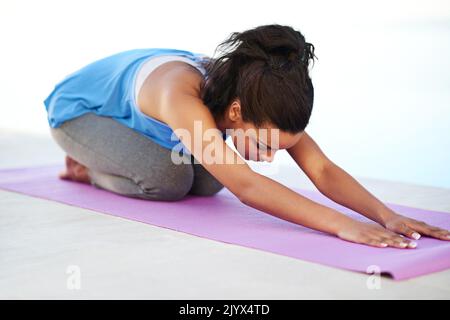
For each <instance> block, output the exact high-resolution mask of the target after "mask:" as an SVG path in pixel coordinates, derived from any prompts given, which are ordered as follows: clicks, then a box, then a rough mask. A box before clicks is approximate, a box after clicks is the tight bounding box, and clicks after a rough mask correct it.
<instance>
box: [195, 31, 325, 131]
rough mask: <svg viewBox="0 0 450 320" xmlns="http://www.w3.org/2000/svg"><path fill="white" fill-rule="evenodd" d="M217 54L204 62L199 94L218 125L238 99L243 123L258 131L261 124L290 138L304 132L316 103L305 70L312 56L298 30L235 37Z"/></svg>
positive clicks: (262, 32) (225, 43) (232, 35)
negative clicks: (271, 126) (268, 124)
mask: <svg viewBox="0 0 450 320" xmlns="http://www.w3.org/2000/svg"><path fill="white" fill-rule="evenodd" d="M227 49H232V50H228V51H227ZM218 50H219V51H221V52H223V53H224V54H223V55H221V56H220V57H218V58H216V59H214V58H210V59H206V60H205V62H204V65H203V66H204V67H205V70H206V77H205V80H204V81H203V82H202V84H201V91H200V94H201V98H202V100H203V103H204V104H205V105H206V106H208V108H209V109H210V111H211V113H212V114H213V116H214V118H215V119H216V121H217V120H218V119H220V118H222V117H223V115H224V114H225V111H226V108H227V107H228V106H229V105H230V104H231V102H232V100H233V99H235V98H239V100H240V102H241V106H242V109H241V113H242V118H243V120H244V121H246V122H251V123H253V124H254V125H255V126H256V127H257V128H258V127H261V125H263V124H264V123H270V124H273V125H274V126H276V127H277V128H279V129H280V130H282V131H287V132H290V133H298V132H301V131H303V130H304V129H305V128H306V126H307V124H308V122H309V118H310V116H311V112H312V107H313V101H314V88H313V85H312V82H311V78H310V77H309V73H308V66H309V61H310V59H312V60H313V63H314V56H315V55H314V46H313V45H312V44H311V43H307V42H305V38H304V36H303V35H302V34H301V33H300V32H299V31H296V30H294V29H293V28H292V27H290V26H282V25H278V24H271V25H263V26H259V27H256V28H254V29H250V30H247V31H244V32H233V33H231V35H230V37H229V38H228V39H226V40H225V41H223V42H222V43H220V44H219V45H218V46H217V48H216V50H215V51H214V54H216V52H217V51H218ZM316 58H317V57H316Z"/></svg>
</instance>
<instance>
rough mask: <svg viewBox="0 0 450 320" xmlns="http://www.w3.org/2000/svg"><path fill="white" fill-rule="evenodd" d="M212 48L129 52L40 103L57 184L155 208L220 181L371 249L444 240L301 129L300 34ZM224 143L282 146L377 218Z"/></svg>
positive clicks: (305, 105)
mask: <svg viewBox="0 0 450 320" xmlns="http://www.w3.org/2000/svg"><path fill="white" fill-rule="evenodd" d="M218 48H221V49H227V50H223V54H222V55H221V56H220V57H218V58H216V59H212V58H208V57H207V56H205V55H202V54H200V53H193V52H190V51H185V50H177V49H169V48H149V49H136V50H129V51H125V52H120V53H117V54H114V55H112V56H109V57H106V58H103V59H101V60H98V61H95V62H93V63H91V64H89V65H87V66H85V67H83V68H82V69H80V70H78V71H76V72H74V73H72V74H70V75H68V76H67V77H65V78H64V79H63V80H62V81H61V82H60V83H58V84H57V85H56V86H55V88H54V90H53V91H52V93H51V94H50V95H49V96H48V97H47V98H46V100H45V101H44V103H45V106H46V109H47V111H48V121H49V124H50V127H51V133H52V136H53V138H54V139H55V140H56V142H57V143H58V144H59V145H60V146H61V148H62V149H63V150H64V151H65V152H66V153H67V157H66V165H67V169H66V171H65V172H62V173H61V175H60V177H61V178H63V179H72V180H75V181H80V182H85V183H91V184H92V185H94V186H96V187H98V188H102V189H105V190H109V191H111V192H115V193H118V194H121V195H124V196H129V197H136V198H142V199H149V200H160V201H175V200H179V199H182V198H183V197H184V196H185V195H187V194H193V195H199V196H211V195H214V194H216V193H217V192H218V191H220V190H221V189H222V188H223V187H224V186H225V187H226V188H228V189H229V190H230V191H231V192H232V193H233V194H234V195H236V197H237V198H239V199H240V201H241V202H242V203H243V204H245V205H248V206H251V207H253V208H256V209H259V210H261V211H264V212H266V213H269V214H272V215H274V216H277V217H279V218H281V219H285V220H288V221H291V222H294V223H297V224H300V225H303V226H306V227H309V228H313V229H316V230H320V231H323V232H326V233H330V234H333V235H336V236H337V237H339V238H341V239H344V240H348V241H352V242H356V243H362V244H366V245H371V246H376V247H387V246H390V247H396V248H414V247H416V245H417V243H416V242H414V241H413V239H415V240H417V239H419V237H420V236H421V235H425V236H430V237H434V238H437V239H441V240H450V233H449V232H448V231H447V230H443V229H440V228H437V227H433V226H430V225H427V224H426V223H424V222H421V221H417V220H413V219H409V218H407V217H403V216H401V215H399V214H397V213H395V212H393V211H392V210H391V209H390V208H388V207H387V206H386V205H384V204H383V203H382V202H381V201H380V200H378V199H377V198H375V197H374V196H373V195H372V194H370V193H369V192H368V191H367V190H366V189H364V188H363V186H361V185H360V184H359V183H358V182H357V181H356V180H355V179H354V178H352V177H351V176H350V175H349V174H348V173H346V172H345V171H344V170H343V169H341V168H340V167H339V166H337V165H336V164H334V163H333V162H332V161H331V160H330V159H328V158H327V157H326V156H325V155H324V153H323V152H322V151H321V149H320V148H319V146H318V145H317V144H316V143H315V142H314V140H313V139H312V138H311V136H309V135H308V134H307V132H306V131H305V128H306V126H307V124H308V121H309V118H310V116H311V111H312V106H313V97H314V91H313V85H312V82H311V79H310V77H309V74H308V66H309V62H310V60H313V61H314V56H315V55H314V46H313V45H312V44H311V43H308V42H305V38H304V36H303V35H302V34H301V33H300V32H299V31H296V30H294V29H293V28H291V27H289V26H282V25H278V24H273V25H264V26H259V27H257V28H254V29H251V30H247V31H245V32H241V33H239V32H234V33H232V34H231V36H230V37H229V38H228V39H227V40H225V41H224V42H222V43H221V44H220V45H219V47H218ZM216 51H217V50H216ZM230 132H231V133H230ZM262 132H264V133H268V134H262ZM273 133H274V134H273ZM228 136H231V138H232V141H233V143H234V145H235V146H236V149H237V151H238V153H239V154H240V155H241V156H243V157H244V158H245V159H248V160H255V161H271V160H272V159H273V157H274V154H275V153H276V152H277V151H278V150H281V149H285V150H287V152H288V153H289V154H290V155H291V156H292V158H293V159H294V160H295V162H296V163H297V164H298V166H299V167H300V168H301V169H302V170H303V171H304V172H305V174H306V175H307V176H308V177H309V178H310V179H311V181H312V182H313V183H314V184H315V186H316V187H317V188H318V190H320V192H322V193H323V194H324V195H326V196H328V197H329V198H330V199H332V200H334V201H335V202H337V203H340V204H342V205H344V206H346V207H348V208H350V209H352V210H354V211H356V212H359V213H360V214H362V215H364V216H366V217H368V218H370V219H371V220H373V221H375V222H377V223H364V222H360V221H356V220H353V219H351V218H349V217H348V216H346V215H343V214H341V213H339V212H337V211H336V210H334V209H331V208H328V207H326V206H324V205H321V204H319V203H316V202H314V201H311V200H309V199H308V198H305V197H303V196H302V195H300V194H298V193H296V192H294V191H292V190H291V189H289V188H287V187H285V186H284V185H282V184H280V183H278V182H276V181H274V180H272V179H270V178H268V177H265V176H263V175H260V174H258V173H256V172H254V171H252V170H251V169H250V167H249V166H248V165H247V163H246V162H245V161H242V159H241V158H240V157H239V156H238V153H236V152H235V151H234V150H233V149H232V148H230V146H228V145H227V144H226V143H225V139H226V138H227V137H228ZM205 137H208V138H205ZM195 141H197V143H195ZM199 141H200V142H199ZM239 141H241V142H242V141H244V144H242V143H239ZM212 142H213V143H212ZM180 146H182V148H180ZM252 150H253V151H254V150H256V152H252ZM211 158H213V159H212V160H213V161H211ZM180 159H181V160H182V161H179V160H180ZM239 159H241V161H239Z"/></svg>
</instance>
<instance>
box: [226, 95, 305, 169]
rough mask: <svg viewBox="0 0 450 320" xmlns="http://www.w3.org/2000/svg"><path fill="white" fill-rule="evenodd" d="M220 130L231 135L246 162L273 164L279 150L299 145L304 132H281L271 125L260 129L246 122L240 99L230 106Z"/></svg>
mask: <svg viewBox="0 0 450 320" xmlns="http://www.w3.org/2000/svg"><path fill="white" fill-rule="evenodd" d="M217 126H218V128H219V129H220V130H221V131H223V132H226V133H227V134H229V135H230V136H231V138H232V140H233V144H234V146H235V147H236V150H237V151H238V152H239V154H240V155H241V156H242V157H243V158H244V159H245V160H252V161H267V162H272V161H273V159H274V157H275V154H276V152H277V151H278V150H281V149H288V148H290V147H292V146H293V145H294V144H295V143H297V142H298V141H299V140H300V138H301V135H302V134H303V132H299V133H296V134H292V133H288V132H284V131H281V130H279V129H278V128H276V127H275V126H273V125H271V124H265V125H263V126H261V127H260V128H257V127H255V125H254V124H252V123H249V122H244V121H243V120H242V116H241V104H240V100H239V98H237V99H235V100H233V102H232V103H231V104H230V105H229V106H228V108H227V112H226V113H225V116H224V118H223V119H222V120H221V121H220V122H219V123H217Z"/></svg>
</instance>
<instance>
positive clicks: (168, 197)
mask: <svg viewBox="0 0 450 320" xmlns="http://www.w3.org/2000/svg"><path fill="white" fill-rule="evenodd" d="M158 173H159V174H158V175H157V176H155V175H152V174H150V175H148V176H145V177H144V178H143V179H142V180H141V181H139V182H138V185H139V187H140V188H141V191H142V197H144V198H146V199H152V200H162V201H177V200H181V199H182V198H184V197H185V196H186V195H187V194H188V193H189V190H191V188H192V184H193V181H194V171H193V169H192V166H191V165H188V164H180V165H173V166H172V167H171V168H170V170H163V171H159V172H158ZM161 173H164V174H162V175H161Z"/></svg>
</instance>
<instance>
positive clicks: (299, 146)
mask: <svg viewBox="0 0 450 320" xmlns="http://www.w3.org/2000/svg"><path fill="white" fill-rule="evenodd" d="M287 151H288V153H289V154H290V155H291V157H292V158H293V159H294V161H295V162H296V163H297V164H298V166H299V167H300V168H301V169H302V170H303V171H304V172H305V174H306V175H307V176H308V178H309V179H310V180H311V182H312V183H313V184H314V185H315V186H316V187H317V189H318V190H319V191H320V192H321V193H322V194H324V195H325V196H327V197H328V198H330V199H331V200H333V201H334V202H337V203H339V204H341V205H343V206H345V207H347V208H349V209H351V210H353V211H356V212H358V213H360V214H362V215H364V216H366V217H367V218H369V219H371V220H373V221H376V222H378V223H379V224H381V225H382V226H384V227H386V228H387V229H389V230H391V231H394V232H397V233H399V234H403V235H405V236H407V237H410V238H413V239H418V238H419V237H420V234H423V235H427V236H431V237H434V238H438V239H441V240H450V232H449V231H447V230H444V229H441V228H437V227H434V226H430V225H428V224H426V223H424V222H422V221H418V220H414V219H410V218H407V217H404V216H402V215H400V214H397V213H395V212H394V211H393V210H392V209H390V208H389V207H388V206H386V205H385V204H384V203H383V202H381V201H380V200H379V199H377V198H376V197H375V196H374V195H372V194H371V193H370V192H369V191H368V190H366V189H365V188H364V187H363V186H362V185H361V184H360V183H359V182H358V181H356V180H355V179H354V178H353V177H352V176H351V175H350V174H348V173H347V172H345V171H344V170H343V169H342V168H340V167H339V166H337V165H336V164H335V163H333V162H332V161H331V160H330V159H328V157H327V156H326V155H325V154H324V153H323V152H322V150H321V149H320V148H319V146H318V145H317V143H316V142H315V141H314V140H313V139H312V138H311V137H310V136H309V135H308V134H307V133H306V131H305V132H304V133H303V135H302V137H301V138H300V140H299V141H298V142H297V143H296V144H295V145H294V146H292V147H291V148H289V149H287Z"/></svg>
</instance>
